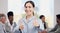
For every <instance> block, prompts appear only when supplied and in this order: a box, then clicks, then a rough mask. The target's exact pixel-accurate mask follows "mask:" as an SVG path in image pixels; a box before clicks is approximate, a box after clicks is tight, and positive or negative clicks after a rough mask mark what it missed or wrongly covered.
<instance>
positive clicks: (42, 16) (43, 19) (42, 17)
mask: <svg viewBox="0 0 60 33" xmlns="http://www.w3.org/2000/svg"><path fill="white" fill-rule="evenodd" d="M39 18H40V19H41V20H42V23H43V25H44V30H45V31H46V30H47V23H46V22H45V16H44V15H41V16H40V17H39Z"/></svg>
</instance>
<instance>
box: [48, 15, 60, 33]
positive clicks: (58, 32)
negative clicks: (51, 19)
mask: <svg viewBox="0 0 60 33" xmlns="http://www.w3.org/2000/svg"><path fill="white" fill-rule="evenodd" d="M56 22H57V24H56V26H55V27H54V28H53V29H52V30H51V31H50V32H49V33H60V14H57V15H56Z"/></svg>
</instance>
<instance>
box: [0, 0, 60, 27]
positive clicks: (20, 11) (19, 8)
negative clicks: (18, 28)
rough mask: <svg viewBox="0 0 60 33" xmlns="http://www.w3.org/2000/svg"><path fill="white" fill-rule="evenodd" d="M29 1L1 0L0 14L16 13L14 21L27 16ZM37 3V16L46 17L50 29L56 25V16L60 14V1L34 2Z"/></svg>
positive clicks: (36, 0)
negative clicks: (25, 7) (25, 5)
mask: <svg viewBox="0 0 60 33" xmlns="http://www.w3.org/2000/svg"><path fill="white" fill-rule="evenodd" d="M26 1H28V0H0V13H4V14H7V12H9V11H13V12H14V21H15V22H16V23H17V22H18V20H19V19H21V18H22V17H24V16H25V11H24V4H25V2H26ZM32 1H33V2H34V3H35V11H34V12H35V16H37V18H38V17H39V16H40V15H45V17H46V22H47V23H48V27H49V28H53V27H54V26H55V25H56V14H60V4H59V3H60V0H32Z"/></svg>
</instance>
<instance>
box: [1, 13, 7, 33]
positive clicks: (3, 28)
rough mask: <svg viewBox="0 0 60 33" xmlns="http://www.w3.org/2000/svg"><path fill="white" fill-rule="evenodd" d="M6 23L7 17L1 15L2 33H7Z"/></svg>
mask: <svg viewBox="0 0 60 33" xmlns="http://www.w3.org/2000/svg"><path fill="white" fill-rule="evenodd" d="M5 22H6V16H5V15H4V14H0V33H6V29H5Z"/></svg>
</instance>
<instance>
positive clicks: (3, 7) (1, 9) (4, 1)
mask: <svg viewBox="0 0 60 33" xmlns="http://www.w3.org/2000/svg"><path fill="white" fill-rule="evenodd" d="M7 11H8V0H0V13H4V14H6V13H7Z"/></svg>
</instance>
